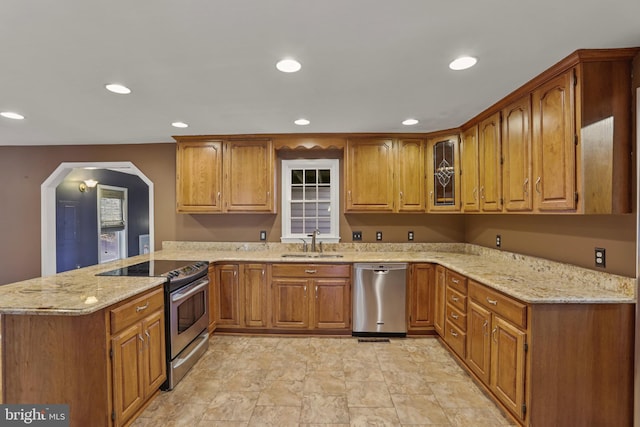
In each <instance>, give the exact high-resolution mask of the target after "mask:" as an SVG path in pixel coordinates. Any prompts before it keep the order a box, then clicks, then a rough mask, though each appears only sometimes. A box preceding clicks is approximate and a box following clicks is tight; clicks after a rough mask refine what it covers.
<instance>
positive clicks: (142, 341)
mask: <svg viewBox="0 0 640 427" xmlns="http://www.w3.org/2000/svg"><path fill="white" fill-rule="evenodd" d="M138 339H139V340H140V342H141V343H142V345H141V346H140V353H142V350H143V347H144V338H142V335H141V334H138Z"/></svg>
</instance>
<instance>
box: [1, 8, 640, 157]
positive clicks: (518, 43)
mask: <svg viewBox="0 0 640 427" xmlns="http://www.w3.org/2000/svg"><path fill="white" fill-rule="evenodd" d="M0 40H1V42H0V111H16V112H19V113H21V114H23V115H25V116H26V119H25V120H21V121H16V120H9V119H5V118H2V117H0V145H47V144H120V143H150V142H170V141H173V139H172V138H171V136H172V135H197V134H227V133H289V132H403V131H405V132H406V131H409V132H425V131H433V130H440V129H446V128H450V127H456V126H459V125H460V124H462V123H464V122H465V121H467V120H468V119H470V118H472V117H473V116H475V115H476V114H478V113H479V112H481V111H482V110H483V109H485V108H486V107H488V106H489V105H491V104H493V103H494V102H496V101H498V100H499V99H501V98H502V97H504V96H505V95H507V94H508V93H510V92H511V91H513V90H514V89H516V88H517V87H519V86H520V85H522V84H523V83H525V82H527V81H528V80H530V79H531V78H532V77H534V76H536V75H537V74H539V73H540V72H542V71H544V70H545V69H546V68H548V67H550V66H551V65H553V64H554V63H556V62H557V61H559V60H560V59H562V58H564V57H565V56H567V55H569V54H570V53H571V52H573V51H574V50H576V49H580V48H610V47H630V46H640V1H638V0H608V1H604V0H599V1H594V0H536V1H534V0H529V1H523V0H483V1H479V0H444V1H435V0H269V1H267V0H224V1H223V0H133V1H132V0H110V1H98V0H56V1H51V0H30V1H25V0H2V2H1V3H0ZM463 54H466V55H473V56H477V57H478V59H479V61H478V64H477V65H476V67H474V68H472V69H470V70H468V71H457V72H454V71H451V70H449V69H448V63H449V62H450V61H451V60H452V59H454V58H455V57H457V56H459V55H463ZM286 56H293V57H295V58H297V59H298V60H299V61H300V62H301V63H302V70H301V71H300V72H298V73H295V74H283V73H280V72H278V71H276V69H275V63H276V61H277V60H279V59H281V58H282V57H286ZM111 82H119V83H122V84H125V85H127V86H129V87H130V88H131V89H132V90H133V93H132V94H131V95H127V96H123V95H115V94H112V93H110V92H107V91H106V90H105V89H104V85H105V84H106V83H111ZM300 117H305V118H307V119H309V120H311V124H310V125H309V126H306V127H299V126H296V125H294V124H293V121H294V120H295V119H297V118H300ZM408 117H413V118H417V119H419V120H420V123H419V124H418V125H416V126H412V127H406V126H403V125H401V121H402V120H403V119H405V118H408ZM178 120H180V121H184V122H187V123H189V124H190V127H189V128H187V129H176V128H173V127H171V125H170V124H171V122H174V121H178Z"/></svg>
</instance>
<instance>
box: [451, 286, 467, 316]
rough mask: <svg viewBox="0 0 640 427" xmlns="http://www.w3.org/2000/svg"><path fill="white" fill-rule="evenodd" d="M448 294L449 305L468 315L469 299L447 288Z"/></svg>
mask: <svg viewBox="0 0 640 427" xmlns="http://www.w3.org/2000/svg"><path fill="white" fill-rule="evenodd" d="M446 294H447V305H452V306H453V307H454V308H457V309H458V310H459V311H461V312H463V313H466V312H467V297H466V296H464V295H463V294H461V293H460V292H458V291H456V290H455V289H451V288H450V287H449V286H447V290H446Z"/></svg>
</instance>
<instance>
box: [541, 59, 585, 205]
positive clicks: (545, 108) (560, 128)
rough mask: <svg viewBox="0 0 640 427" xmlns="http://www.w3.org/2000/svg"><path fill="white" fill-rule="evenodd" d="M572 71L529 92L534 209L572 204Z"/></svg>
mask: <svg viewBox="0 0 640 427" xmlns="http://www.w3.org/2000/svg"><path fill="white" fill-rule="evenodd" d="M572 81H573V71H569V72H566V73H564V74H561V75H560V76H558V77H556V78H555V79H552V80H550V81H549V82H547V83H545V84H544V85H542V86H540V87H539V88H538V89H536V90H535V91H534V92H533V95H532V104H533V148H534V153H535V154H534V155H535V160H534V171H535V172H534V176H535V183H534V190H535V202H536V203H535V204H536V207H537V209H539V210H541V211H544V210H571V209H575V207H576V145H575V113H574V93H573V90H574V89H573V84H572Z"/></svg>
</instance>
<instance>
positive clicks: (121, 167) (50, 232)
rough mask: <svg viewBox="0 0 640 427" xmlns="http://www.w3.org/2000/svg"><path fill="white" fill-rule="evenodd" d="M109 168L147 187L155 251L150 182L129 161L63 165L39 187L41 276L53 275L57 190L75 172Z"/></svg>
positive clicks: (151, 234)
mask: <svg viewBox="0 0 640 427" xmlns="http://www.w3.org/2000/svg"><path fill="white" fill-rule="evenodd" d="M79 168H85V169H88V168H93V169H110V170H114V171H118V172H123V173H128V174H131V175H136V176H138V177H139V178H140V179H141V180H142V181H143V182H144V183H145V184H147V185H148V186H149V250H150V251H151V252H153V251H154V234H155V233H154V218H153V206H154V204H153V182H152V181H151V180H150V179H149V178H147V177H146V176H145V175H144V174H143V173H142V172H141V171H140V169H138V168H137V167H136V166H135V165H134V164H133V163H131V162H65V163H61V164H60V166H58V167H57V168H56V170H55V171H53V173H52V174H51V175H50V176H49V177H48V178H47V179H46V180H45V181H44V182H43V183H42V185H41V186H40V221H41V224H40V226H41V270H42V272H41V274H42V276H50V275H53V274H56V255H57V254H56V188H57V187H58V185H59V184H60V183H61V182H62V181H64V179H65V178H66V177H67V175H69V173H71V171H72V170H74V169H79Z"/></svg>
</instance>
